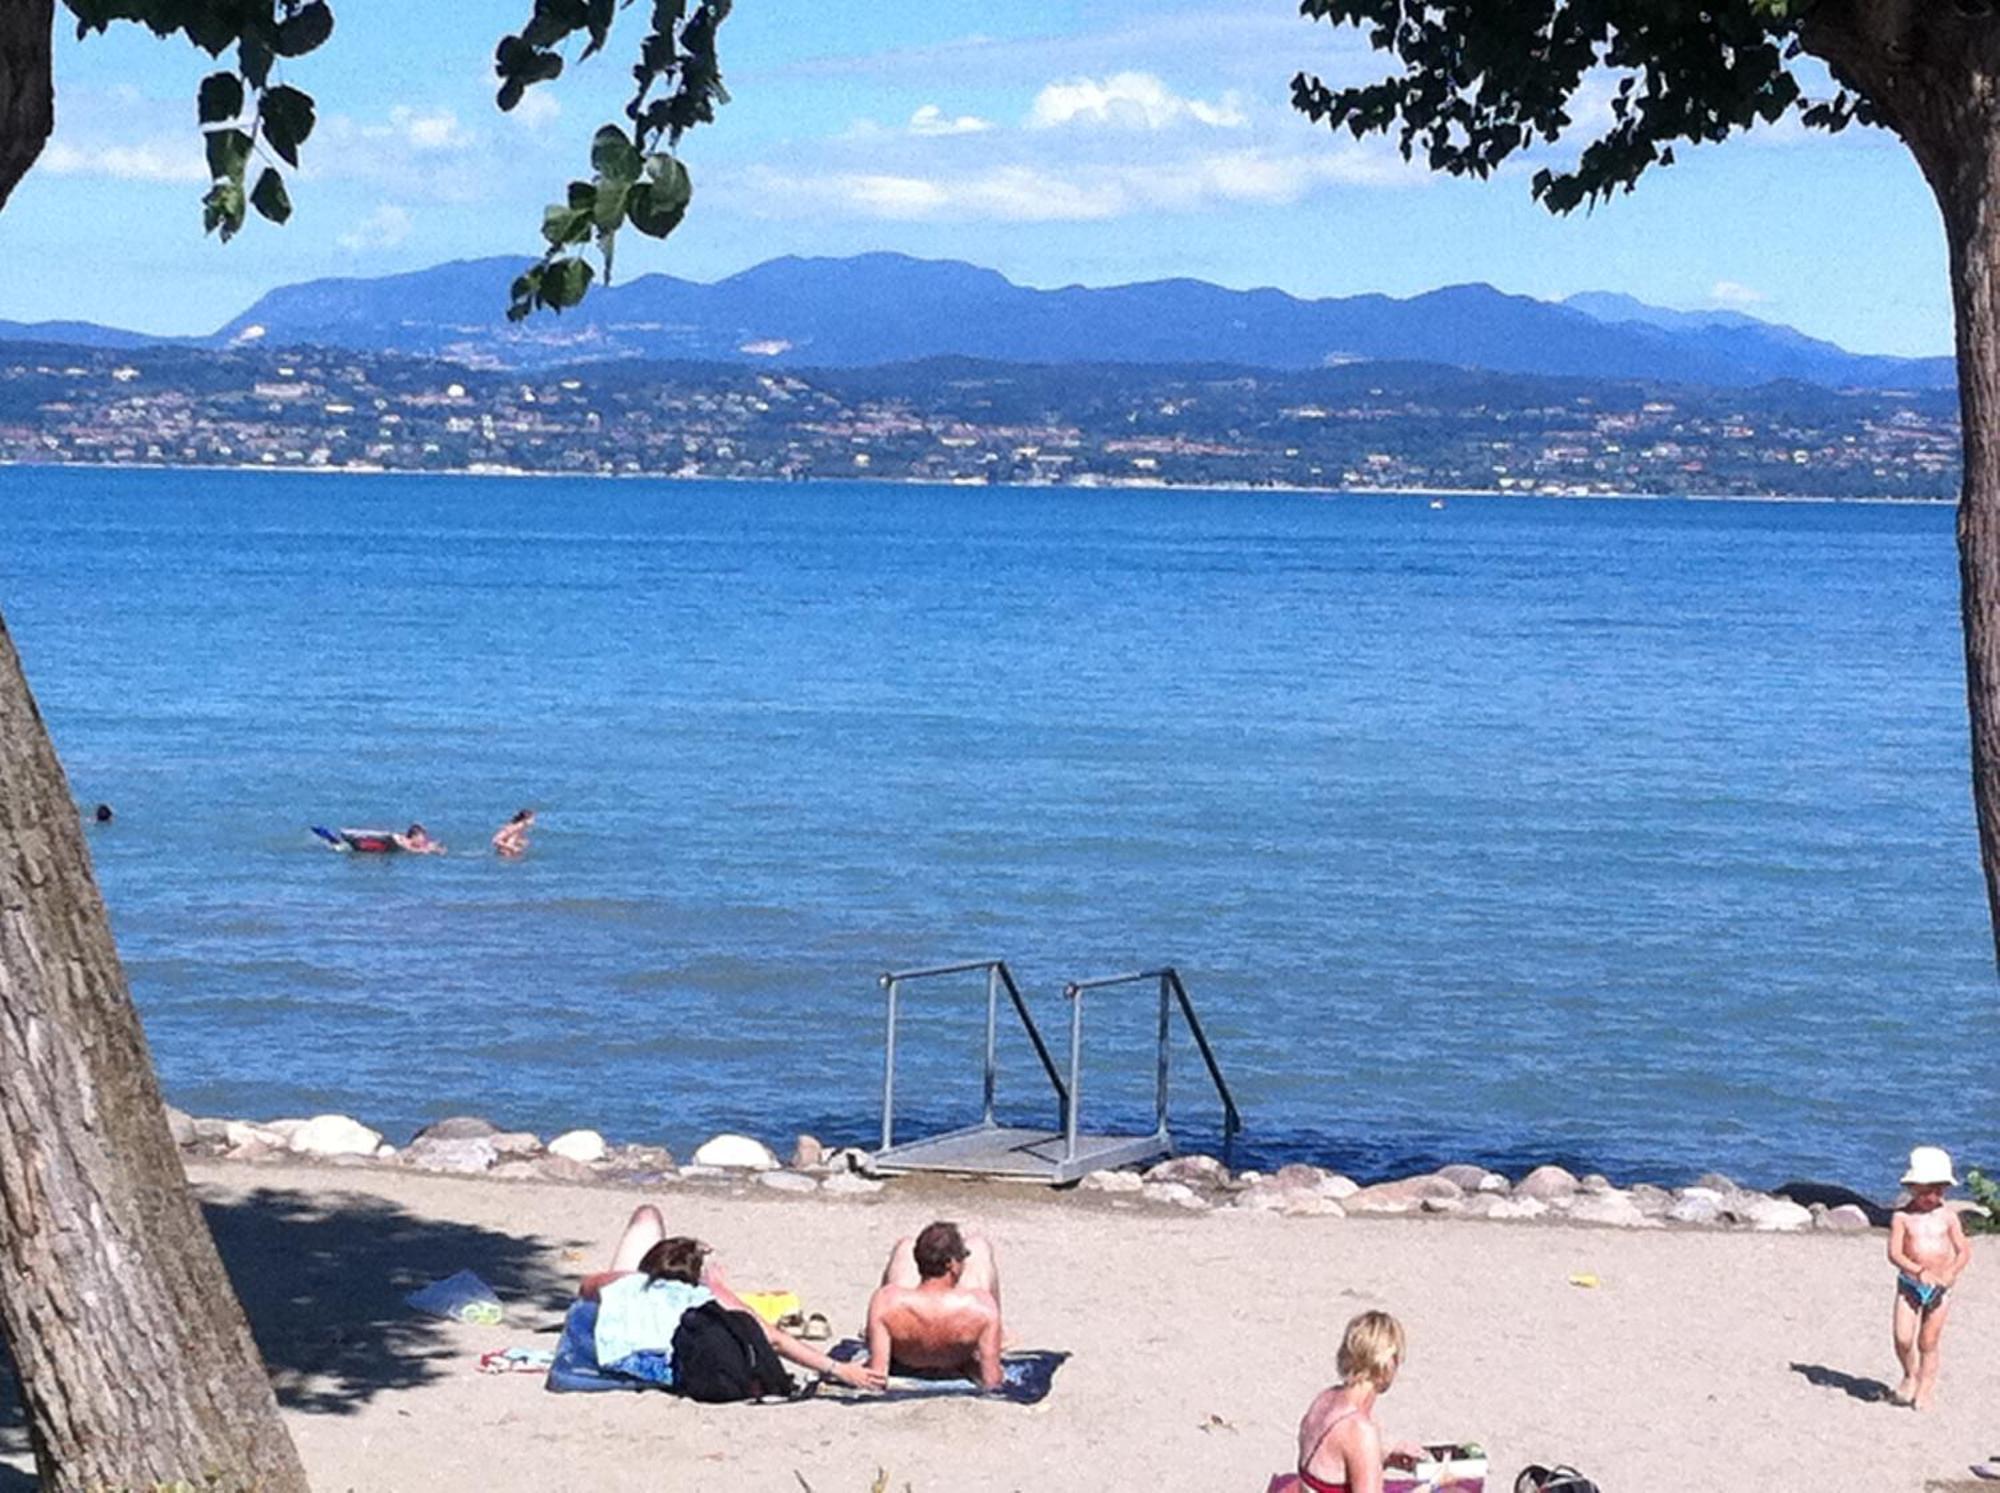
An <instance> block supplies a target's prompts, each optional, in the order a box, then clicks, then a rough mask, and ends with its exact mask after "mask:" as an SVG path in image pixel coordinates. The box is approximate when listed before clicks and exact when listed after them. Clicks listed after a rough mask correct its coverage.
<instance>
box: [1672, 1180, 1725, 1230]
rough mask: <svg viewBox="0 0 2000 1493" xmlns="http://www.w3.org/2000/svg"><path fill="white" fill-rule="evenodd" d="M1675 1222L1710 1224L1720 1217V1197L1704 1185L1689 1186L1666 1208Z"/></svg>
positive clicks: (1716, 1221) (1719, 1219)
mask: <svg viewBox="0 0 2000 1493" xmlns="http://www.w3.org/2000/svg"><path fill="white" fill-rule="evenodd" d="M1666 1216H1667V1217H1668V1218H1670V1219H1672V1220H1673V1221H1674V1222H1675V1223H1695V1224H1712V1223H1718V1222H1720V1221H1721V1219H1722V1199H1721V1198H1719V1197H1717V1196H1716V1195H1715V1194H1714V1193H1713V1192H1712V1191H1710V1190H1709V1189H1708V1188H1706V1187H1689V1188H1684V1189H1683V1190H1682V1193H1681V1196H1679V1197H1677V1198H1675V1199H1674V1202H1673V1206H1672V1207H1670V1208H1668V1209H1667V1215H1666Z"/></svg>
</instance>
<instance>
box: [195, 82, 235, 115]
mask: <svg viewBox="0 0 2000 1493" xmlns="http://www.w3.org/2000/svg"><path fill="white" fill-rule="evenodd" d="M196 108H197V109H198V111H199V112H200V115H201V122H202V123H203V124H221V123H222V122H223V121H225V120H230V119H234V118H235V117H236V116H237V115H239V114H241V113H242V112H243V80H242V79H241V78H239V77H237V76H236V74H234V73H210V74H209V75H208V76H207V77H205V78H203V79H202V80H201V92H200V94H199V95H197V97H196Z"/></svg>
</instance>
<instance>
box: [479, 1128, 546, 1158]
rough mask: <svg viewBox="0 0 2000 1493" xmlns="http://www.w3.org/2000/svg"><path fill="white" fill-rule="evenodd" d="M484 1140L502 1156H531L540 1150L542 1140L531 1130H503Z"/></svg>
mask: <svg viewBox="0 0 2000 1493" xmlns="http://www.w3.org/2000/svg"><path fill="white" fill-rule="evenodd" d="M486 1138H487V1139H488V1140H489V1141H491V1142H492V1143H493V1149H494V1150H495V1151H497V1152H499V1153H500V1154H501V1155H502V1156H532V1155H534V1154H535V1153H536V1152H537V1151H539V1150H541V1149H542V1138H541V1137H540V1136H538V1135H536V1134H535V1133H534V1131H532V1130H503V1131H501V1132H500V1133H499V1134H498V1135H489V1136H487V1137H486Z"/></svg>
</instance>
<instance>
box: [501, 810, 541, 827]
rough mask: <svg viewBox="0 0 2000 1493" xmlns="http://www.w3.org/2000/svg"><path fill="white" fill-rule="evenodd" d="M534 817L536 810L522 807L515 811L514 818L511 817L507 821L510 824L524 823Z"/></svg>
mask: <svg viewBox="0 0 2000 1493" xmlns="http://www.w3.org/2000/svg"><path fill="white" fill-rule="evenodd" d="M534 817H535V811H534V810H533V809H520V810H517V811H516V812H515V815H514V817H513V818H512V819H509V820H508V821H507V822H508V823H509V824H522V823H525V822H526V821H528V820H530V819H533V818H534Z"/></svg>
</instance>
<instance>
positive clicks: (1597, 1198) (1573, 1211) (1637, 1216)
mask: <svg viewBox="0 0 2000 1493" xmlns="http://www.w3.org/2000/svg"><path fill="white" fill-rule="evenodd" d="M1569 1216H1570V1217H1571V1218H1572V1219H1574V1220H1575V1221H1576V1222H1578V1223H1595V1224H1604V1225H1608V1226H1610V1227H1612V1228H1619V1229H1643V1228H1645V1227H1646V1226H1647V1225H1649V1224H1651V1223H1652V1222H1653V1220H1652V1219H1650V1218H1648V1217H1646V1215H1645V1214H1644V1213H1641V1212H1640V1211H1639V1207H1638V1204H1636V1203H1634V1202H1633V1201H1632V1200H1631V1199H1630V1198H1629V1197H1627V1196H1626V1195H1625V1194H1624V1193H1622V1192H1618V1191H1616V1190H1613V1191H1610V1192H1593V1193H1585V1194H1583V1195H1582V1196H1580V1197H1578V1198H1576V1199H1575V1200H1574V1201H1573V1202H1572V1203H1571V1204H1570V1208H1569Z"/></svg>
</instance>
